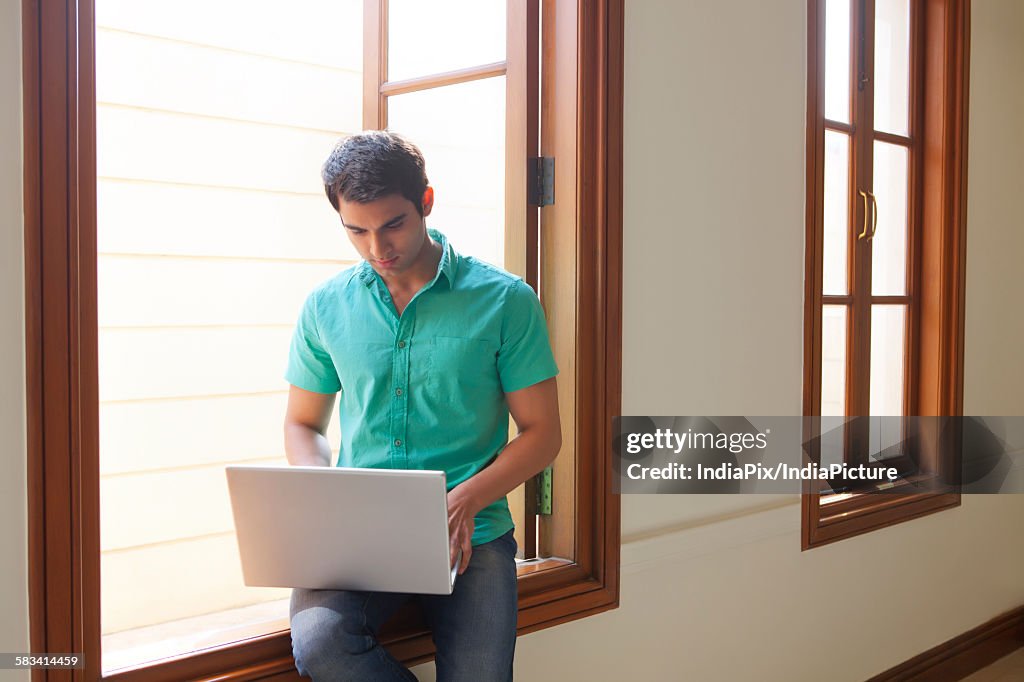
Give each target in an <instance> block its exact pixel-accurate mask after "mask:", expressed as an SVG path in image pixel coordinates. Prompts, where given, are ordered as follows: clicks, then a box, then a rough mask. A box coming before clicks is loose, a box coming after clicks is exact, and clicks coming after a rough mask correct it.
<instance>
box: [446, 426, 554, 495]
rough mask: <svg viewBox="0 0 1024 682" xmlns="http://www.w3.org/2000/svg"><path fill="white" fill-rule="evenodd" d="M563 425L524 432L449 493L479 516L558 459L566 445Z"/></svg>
mask: <svg viewBox="0 0 1024 682" xmlns="http://www.w3.org/2000/svg"><path fill="white" fill-rule="evenodd" d="M559 428H560V426H559V425H558V424H557V423H556V424H554V425H553V426H543V427H542V426H535V427H533V428H531V429H528V430H526V431H521V432H520V433H519V435H517V436H516V437H515V438H514V439H513V440H512V442H510V443H509V444H508V445H507V446H505V449H504V450H502V451H501V454H500V455H498V457H497V459H495V460H494V461H493V462H491V464H490V466H488V467H487V468H486V469H484V470H483V471H481V472H480V473H478V474H477V475H476V476H473V477H472V478H470V479H468V480H466V481H463V482H462V483H460V484H459V485H458V486H456V487H455V488H454V489H452V491H451V493H449V506H450V505H451V504H452V503H453V501H457V502H459V503H463V504H467V505H468V506H469V511H471V512H472V514H473V515H476V513H477V512H479V511H480V510H481V509H483V508H484V507H486V506H487V505H489V504H490V503H492V502H494V501H495V500H497V499H500V498H502V497H504V496H505V495H507V494H508V493H509V492H510V491H512V490H514V489H515V488H517V487H518V486H519V485H520V484H521V483H523V482H524V481H526V480H527V479H529V478H530V477H532V476H535V475H537V474H538V473H540V472H541V471H543V470H544V467H546V466H548V465H549V464H551V462H552V461H554V459H555V456H557V455H558V451H559V449H560V448H561V445H562V437H561V433H560V432H559V431H558V429H559Z"/></svg>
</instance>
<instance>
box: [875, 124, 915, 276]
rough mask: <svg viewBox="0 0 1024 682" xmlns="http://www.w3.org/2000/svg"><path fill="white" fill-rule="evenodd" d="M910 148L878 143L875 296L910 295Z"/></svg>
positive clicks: (876, 148)
mask: <svg viewBox="0 0 1024 682" xmlns="http://www.w3.org/2000/svg"><path fill="white" fill-rule="evenodd" d="M907 160H908V152H907V148H906V147H900V146H898V145H893V144H887V143H885V142H875V161H874V169H875V170H874V176H875V178H874V185H875V202H876V207H877V210H878V215H877V216H875V218H876V219H877V224H876V228H875V236H874V237H873V238H872V239H871V293H872V294H874V295H875V296H889V295H895V296H902V295H904V294H906V293H907V173H908V168H907V165H908V163H907Z"/></svg>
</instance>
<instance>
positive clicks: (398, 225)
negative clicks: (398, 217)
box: [388, 223, 402, 230]
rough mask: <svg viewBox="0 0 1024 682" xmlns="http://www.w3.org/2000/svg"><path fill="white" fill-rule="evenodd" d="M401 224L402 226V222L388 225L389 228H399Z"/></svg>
mask: <svg viewBox="0 0 1024 682" xmlns="http://www.w3.org/2000/svg"><path fill="white" fill-rule="evenodd" d="M401 226H402V223H398V224H397V225H388V229H389V230H397V229H398V228H400V227H401Z"/></svg>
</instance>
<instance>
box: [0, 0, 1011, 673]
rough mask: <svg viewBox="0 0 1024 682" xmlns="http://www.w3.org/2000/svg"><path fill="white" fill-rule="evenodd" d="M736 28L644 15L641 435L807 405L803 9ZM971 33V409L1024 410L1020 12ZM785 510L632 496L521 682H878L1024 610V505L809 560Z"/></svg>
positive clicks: (637, 181)
mask: <svg viewBox="0 0 1024 682" xmlns="http://www.w3.org/2000/svg"><path fill="white" fill-rule="evenodd" d="M17 5H18V3H17V2H14V1H13V0H11V1H9V2H6V3H3V4H2V5H0V19H2V21H0V25H2V26H3V27H4V29H3V30H4V31H5V32H6V36H7V37H8V39H7V40H4V41H2V43H0V44H3V45H6V46H7V47H5V48H2V49H3V50H5V53H4V58H3V59H2V60H0V92H3V93H5V94H6V95H7V96H6V97H4V98H0V102H3V104H2V105H0V145H3V146H2V147H0V152H2V153H0V159H2V161H0V188H2V189H0V192H3V193H4V194H3V196H2V199H0V211H2V214H0V215H2V216H3V219H2V222H0V225H2V228H0V229H2V232H0V235H2V236H0V239H2V240H3V241H2V242H0V254H3V255H2V256H0V257H2V258H4V259H7V260H5V261H4V263H3V267H2V268H0V277H2V278H3V279H2V280H0V319H3V320H4V322H5V324H4V325H2V329H3V331H2V332H0V378H2V379H3V386H4V387H5V388H4V389H3V404H4V409H3V412H2V413H0V419H2V420H3V421H2V422H0V429H2V433H4V434H5V435H7V442H6V443H5V446H6V447H5V448H4V449H3V450H2V451H0V468H2V475H0V481H2V483H0V485H2V486H3V490H2V492H3V494H2V495H0V500H2V501H3V502H2V504H3V508H2V510H0V513H2V516H0V518H3V519H4V523H3V539H4V542H5V545H6V546H5V551H4V552H2V553H0V557H2V558H0V562H2V563H0V602H2V603H3V605H4V617H3V618H2V619H0V648H3V649H6V650H15V649H20V648H23V647H25V646H27V636H28V625H27V617H26V615H25V614H26V596H25V581H26V577H25V576H26V558H25V494H24V470H25V457H24V452H25V450H24V425H23V423H24V396H23V386H24V381H23V372H24V369H23V361H22V357H23V349H22V345H23V342H22V338H23V336H22V331H21V330H22V328H23V318H22V316H23V291H22V280H23V271H22V266H21V259H20V254H21V218H20V197H21V189H20V178H21V170H20V166H19V164H18V161H17V159H18V158H19V157H20V151H19V150H20V125H21V124H20V99H19V98H20V88H21V84H20V68H21V67H20V30H19V28H20V22H19V18H18V11H17ZM721 7H722V5H721V4H720V3H717V2H714V1H713V0H699V1H698V0H693V1H692V2H686V3H668V2H662V3H655V2H653V1H650V2H646V1H645V2H629V3H627V16H626V19H627V25H626V49H627V54H626V96H627V101H626V111H625V114H626V131H625V133H626V158H625V161H626V188H625V190H626V196H625V199H626V206H625V209H626V216H625V217H626V225H625V230H626V247H625V248H626V251H625V254H624V256H625V292H624V298H625V322H626V331H625V334H624V345H625V353H624V402H623V411H624V412H625V413H632V414H643V413H654V414H659V413H660V414H687V413H705V414H709V413H716V412H720V413H727V414H728V413H734V414H741V413H749V414H797V413H798V412H799V409H800V403H799V401H800V395H799V394H800V384H799V382H800V378H799V377H800V343H801V337H800V331H799V329H800V306H801V303H800V299H801V295H802V290H801V281H800V273H801V271H802V256H801V249H802V230H803V208H802V207H803V170H802V169H803V144H804V142H803V111H804V104H803V97H804V73H805V65H804V47H803V46H804V44H805V40H804V7H805V2H804V1H803V0H784V1H783V0H777V1H776V2H773V3H763V2H761V1H760V0H743V1H742V2H736V3H732V4H730V5H729V7H730V10H731V11H729V12H728V13H727V14H726V13H725V10H723V9H721ZM719 14H721V16H718V15H719ZM973 26H974V32H973V55H972V77H971V78H972V81H971V87H972V92H971V138H970V144H971V155H970V183H971V195H970V207H969V214H968V215H969V226H968V230H969V237H968V268H969V272H968V292H969V293H968V306H969V311H968V326H967V356H966V361H965V364H966V371H967V385H966V387H965V392H966V400H967V405H966V409H967V411H968V412H973V413H975V414H985V413H992V414H994V413H1003V414H1024V397H1022V392H1021V386H1022V382H1021V378H1022V376H1021V371H1022V370H1021V362H1020V359H1019V357H1018V355H1019V353H1018V352H1017V347H1018V346H1019V338H1020V334H1019V333H1015V332H1014V331H1013V330H1015V329H1017V330H1019V327H1013V326H1012V325H1014V324H1019V320H1017V319H1014V318H1011V320H1009V321H1008V320H1007V319H1006V314H1007V312H1011V311H1017V310H1019V308H1020V306H1019V298H1020V296H1021V295H1022V294H1024V283H1022V281H1021V279H1020V274H1019V273H1017V272H1016V271H1015V270H1014V268H1013V267H1011V266H1012V265H1014V264H1013V263H1012V262H1011V261H1010V259H1011V258H1012V256H1014V255H1016V254H1019V253H1021V248H1020V247H1021V242H1020V241H1019V240H1020V239H1021V237H1020V232H1021V230H1020V224H1021V219H1020V215H1021V213H1020V210H1019V209H1018V208H1017V206H1015V205H1013V204H1011V202H1013V201H1014V200H1015V199H1016V198H1017V197H1019V196H1020V194H1021V193H1020V191H1019V190H1020V189H1021V188H1020V178H1021V177H1024V173H1022V171H1021V167H1020V163H1021V162H1020V160H1019V159H1020V158H1022V154H1024V138H1022V137H1021V133H1020V132H1019V131H1015V129H1014V125H1015V123H1016V122H1017V121H1019V120H1021V119H1022V117H1024V95H1022V93H1024V84H1022V82H1024V79H1022V78H1021V74H1022V73H1024V40H1022V38H1024V6H1022V5H1020V4H1018V2H1017V0H981V1H978V2H975V3H974V18H973ZM725 46H727V47H725ZM659 127H660V128H662V129H663V130H664V133H663V134H662V137H660V138H659V137H658V136H657V135H656V130H657V128H659ZM671 154H676V155H678V160H673V159H672V158H671V157H670V155H671ZM1015 164H1016V165H1015ZM673 178H677V179H678V181H675V182H670V180H672V179H673ZM1014 190H1016V191H1014ZM663 195H664V196H663ZM1015 240H1016V241H1015ZM987 302H995V303H998V305H989V304H988V303H987ZM659 343H660V344H662V345H663V347H664V349H665V350H664V352H663V353H661V354H660V355H658V356H657V357H655V356H654V354H652V353H650V352H649V351H648V350H647V349H650V348H651V347H655V346H656V345H657V344H659ZM786 501H787V500H786V498H752V499H747V498H717V497H708V498H681V497H680V498H674V497H668V496H663V497H635V496H634V497H626V498H624V499H623V532H624V545H623V552H622V561H623V566H622V596H621V603H622V605H621V607H620V608H619V609H618V610H616V611H613V612H609V613H606V614H602V615H600V616H596V617H592V618H588V619H586V620H583V621H579V622H576V623H572V624H567V625H562V626H558V627H556V628H552V629H549V630H545V631H543V632H540V633H535V634H532V635H527V636H525V637H522V638H520V640H519V643H518V649H517V651H518V654H517V662H516V672H517V676H518V677H523V678H524V679H527V678H529V679H537V680H547V679H557V678H560V679H594V680H610V679H620V678H622V677H627V676H628V677H629V678H632V679H642V680H647V679H653V680H675V679H682V678H687V679H695V680H704V679H709V680H715V679H729V680H735V679H759V680H776V679H777V680H787V681H790V680H804V679H807V680H811V679H819V678H820V676H821V672H822V671H824V670H828V671H830V672H831V673H832V675H833V678H834V679H837V680H845V679H848V680H861V679H864V678H865V677H868V676H869V675H871V674H873V673H876V672H878V671H880V670H883V669H885V668H887V667H889V666H891V665H894V664H896V663H898V662H900V661H902V660H905V659H907V658H909V657H911V656H913V655H914V654H916V653H918V652H920V651H922V650H924V649H926V648H928V647H931V646H934V645H935V644H938V643H939V642H941V641H943V640H945V639H948V638H950V637H952V636H954V635H956V634H959V633H960V632H963V631H964V630H966V629H969V628H971V627H973V626H975V625H977V624H979V623H981V622H983V621H984V620H986V619H987V618H990V617H992V616H994V615H996V614H998V613H1000V612H1002V611H1004V610H1007V609H1009V608H1011V607H1013V606H1016V605H1019V604H1021V603H1024V579H1022V578H1021V575H1024V541H1021V540H1019V539H1017V538H1022V537H1024V496H1014V497H1010V496H1004V497H969V498H966V499H965V501H964V504H963V506H962V507H961V508H959V509H955V510H952V511H947V512H943V513H941V514H937V515H932V516H929V517H926V518H923V519H919V520H916V521H913V522H910V523H905V524H901V525H899V526H895V527H892V528H887V529H885V530H882V531H879V532H876V533H872V534H870V535H867V536H863V537H859V538H854V539H851V540H847V541H844V542H842V543H838V544H835V545H830V546H827V547H823V548H820V549H816V550H813V551H811V552H803V553H801V552H799V519H798V507H797V506H794V505H793V504H789V505H786V504H785V502H786ZM779 504H783V506H777V507H776V508H774V509H769V510H767V511H761V512H758V513H751V514H747V515H739V512H741V511H742V508H744V507H747V508H756V507H759V506H762V505H779ZM729 514H732V517H731V518H724V519H723V517H728V515H729ZM12 548H13V551H12ZM829 612H833V613H835V614H837V616H841V617H836V618H835V619H833V620H830V619H829V617H828V615H827V614H828V613H829ZM841 641H854V642H856V643H857V646H856V647H855V648H841V647H839V646H838V643H839V642H841ZM417 672H418V673H419V674H420V676H421V677H422V678H423V679H430V677H431V675H432V672H431V670H430V669H429V667H427V666H421V667H420V668H418V669H417ZM4 679H7V678H6V677H5V678H4ZM12 679H14V678H13V676H12ZM18 679H23V680H27V679H28V675H27V674H25V675H22V676H21V677H20V678H18Z"/></svg>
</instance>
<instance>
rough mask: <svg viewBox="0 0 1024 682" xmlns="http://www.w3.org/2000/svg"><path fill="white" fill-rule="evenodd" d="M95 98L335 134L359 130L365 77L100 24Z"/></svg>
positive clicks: (349, 72) (357, 72)
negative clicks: (113, 28) (165, 38)
mask: <svg viewBox="0 0 1024 682" xmlns="http://www.w3.org/2000/svg"><path fill="white" fill-rule="evenodd" d="M97 31H98V35H97V41H96V46H97V50H96V69H97V73H98V74H100V77H99V78H98V79H97V81H96V100H97V101H98V102H100V103H102V104H120V105H127V106H133V107H140V108H144V109H157V110H165V111H175V112H180V113H198V114H202V115H203V116H217V117H221V118H228V119H233V120H239V121H260V122H264V123H272V124H277V125H284V126H291V127H295V128H311V129H318V130H321V131H326V132H332V131H337V130H350V131H351V130H359V129H361V128H362V125H361V122H362V115H363V112H362V99H361V98H360V97H353V96H352V93H353V92H356V93H358V92H360V89H361V88H362V74H361V73H360V72H359V71H358V70H356V71H343V70H339V69H335V68H328V67H323V66H311V65H308V64H300V63H296V62H290V61H283V60H280V59H276V58H273V57H265V56H262V55H255V54H246V53H241V52H234V51H230V50H223V49H220V48H215V47H206V46H203V45H195V44H190V43H183V42H179V41H174V40H163V39H160V38H153V37H151V36H145V35H139V34H136V33H125V32H122V31H118V30H111V29H104V28H99V29H97Z"/></svg>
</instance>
